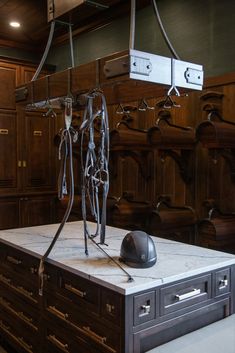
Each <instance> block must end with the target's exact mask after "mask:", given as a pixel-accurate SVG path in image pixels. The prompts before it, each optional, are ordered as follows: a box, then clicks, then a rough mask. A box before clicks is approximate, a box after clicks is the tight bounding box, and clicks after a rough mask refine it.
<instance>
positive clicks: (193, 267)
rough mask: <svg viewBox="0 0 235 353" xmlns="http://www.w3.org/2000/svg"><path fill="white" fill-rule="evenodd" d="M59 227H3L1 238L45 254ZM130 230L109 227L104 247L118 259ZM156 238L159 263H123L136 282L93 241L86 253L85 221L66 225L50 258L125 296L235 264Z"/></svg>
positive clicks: (228, 257)
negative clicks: (145, 266)
mask: <svg viewBox="0 0 235 353" xmlns="http://www.w3.org/2000/svg"><path fill="white" fill-rule="evenodd" d="M89 227H90V229H91V230H92V229H93V230H94V229H95V225H94V224H91V223H89ZM57 228H58V225H56V224H51V225H45V226H38V227H30V228H19V229H10V230H4V231H0V239H3V240H6V241H8V242H9V243H12V244H15V245H17V246H20V247H22V248H24V249H27V250H30V251H32V252H34V253H36V254H39V255H43V254H44V253H45V252H46V250H47V248H48V246H49V245H50V243H51V241H52V238H53V236H54V234H55V233H56V230H57ZM127 232H128V231H126V230H122V229H118V228H113V227H107V235H106V242H107V244H108V246H103V247H104V249H105V250H106V251H107V252H108V254H109V255H110V256H112V257H113V258H114V259H115V260H116V261H118V258H119V252H120V247H121V242H122V239H123V237H124V236H125V235H126V233H127ZM153 240H154V241H155V245H156V250H157V255H158V260H157V263H156V264H155V265H154V266H153V267H151V268H148V269H134V268H131V267H127V266H126V265H124V264H122V266H123V268H125V270H126V271H128V273H130V275H131V276H132V277H133V278H134V282H131V283H128V282H127V279H128V278H127V275H126V274H125V273H124V272H123V271H122V270H121V269H120V268H119V267H118V266H117V265H116V264H115V263H114V262H112V261H111V260H110V259H109V258H108V257H107V256H106V255H105V254H104V253H103V252H102V251H101V250H100V249H98V247H97V246H96V245H95V244H93V243H92V242H91V241H89V243H88V249H89V256H86V255H85V253H84V241H83V222H71V223H67V224H66V225H65V227H64V229H63V231H62V233H61V235H60V237H59V238H58V240H57V242H56V244H55V246H54V248H53V250H52V251H51V253H50V255H49V259H51V260H54V261H56V262H57V263H61V264H63V265H64V266H67V267H69V268H72V269H73V271H77V272H78V274H80V275H81V276H83V277H86V278H89V279H90V280H92V281H94V282H96V283H100V284H102V285H105V286H106V287H108V288H111V289H114V290H116V291H118V292H120V293H122V294H126V295H127V294H131V293H135V292H138V291H140V290H145V289H149V288H153V287H155V286H158V285H160V284H163V283H170V282H172V281H176V280H179V279H183V278H187V277H190V276H193V275H197V274H201V273H204V272H207V271H211V270H214V269H216V268H221V267H224V266H227V265H231V264H235V256H234V255H231V254H227V253H223V252H218V251H214V250H208V249H205V248H200V247H197V246H192V245H187V244H183V243H178V242H174V241H170V240H166V239H161V238H157V237H153Z"/></svg>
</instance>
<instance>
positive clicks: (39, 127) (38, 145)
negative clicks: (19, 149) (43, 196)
mask: <svg viewBox="0 0 235 353" xmlns="http://www.w3.org/2000/svg"><path fill="white" fill-rule="evenodd" d="M23 119H24V121H23V124H24V130H25V141H27V143H26V144H24V156H25V157H24V159H25V162H24V167H25V168H24V177H23V179H24V180H23V185H24V189H25V190H26V189H28V188H39V187H40V190H41V189H42V188H50V189H52V188H55V147H54V146H53V137H54V136H53V134H54V128H53V125H54V120H52V119H50V118H45V117H44V116H43V115H42V112H27V111H26V112H25V116H24V117H23Z"/></svg>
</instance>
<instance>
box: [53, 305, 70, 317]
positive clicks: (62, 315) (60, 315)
mask: <svg viewBox="0 0 235 353" xmlns="http://www.w3.org/2000/svg"><path fill="white" fill-rule="evenodd" d="M48 310H49V311H50V312H51V313H52V314H54V315H56V316H59V317H60V318H62V319H65V320H66V319H68V317H69V314H67V313H65V314H64V313H62V312H61V311H60V310H58V309H57V308H56V307H55V306H49V307H48Z"/></svg>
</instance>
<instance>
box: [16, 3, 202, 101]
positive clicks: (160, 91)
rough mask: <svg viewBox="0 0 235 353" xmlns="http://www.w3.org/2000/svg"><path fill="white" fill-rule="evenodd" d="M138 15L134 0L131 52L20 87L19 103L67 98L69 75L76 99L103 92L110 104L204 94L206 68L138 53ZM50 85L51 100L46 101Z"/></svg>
mask: <svg viewBox="0 0 235 353" xmlns="http://www.w3.org/2000/svg"><path fill="white" fill-rule="evenodd" d="M58 1H59V0H58ZM99 1H101V0H99ZM79 3H81V5H82V4H84V3H85V1H77V4H79ZM153 3H155V2H153ZM135 12H136V10H135V0H132V1H131V28H130V45H129V50H127V51H125V52H122V53H116V54H114V55H109V56H107V57H105V58H102V59H97V60H95V61H93V62H90V63H88V64H84V65H80V66H77V67H75V68H69V69H67V70H65V71H63V72H58V73H55V74H52V75H50V77H49V80H48V79H47V78H40V79H38V80H35V81H34V82H30V83H28V84H27V85H24V86H23V87H18V88H17V89H16V102H22V103H24V104H28V103H36V102H41V101H45V100H46V99H48V98H49V99H53V98H57V97H64V96H66V95H67V78H68V74H69V76H70V77H71V93H72V94H73V96H75V97H76V96H78V95H80V94H82V93H84V92H87V91H89V90H92V89H94V88H100V89H102V90H103V91H104V94H105V95H106V100H107V103H108V104H114V103H116V102H120V101H122V102H127V101H130V100H132V99H135V98H137V99H138V97H139V96H143V95H145V96H146V97H147V96H148V97H154V96H155V97H156V96H161V95H164V94H165V93H166V92H167V91H168V93H169V94H170V92H171V91H174V92H175V91H177V88H183V89H184V91H185V90H186V91H187V90H202V86H203V67H202V65H198V64H193V63H190V62H186V61H182V60H179V59H175V58H168V57H164V56H160V55H155V54H151V53H147V52H143V51H140V50H136V49H134V39H135ZM68 71H70V73H68ZM48 81H49V83H48ZM47 83H48V84H49V92H50V97H45V92H47V90H46V89H45V87H46V86H45V85H46V84H47ZM140 84H141V87H140ZM169 87H170V89H169ZM140 91H141V92H140ZM168 93H167V94H168ZM32 101H34V102H32Z"/></svg>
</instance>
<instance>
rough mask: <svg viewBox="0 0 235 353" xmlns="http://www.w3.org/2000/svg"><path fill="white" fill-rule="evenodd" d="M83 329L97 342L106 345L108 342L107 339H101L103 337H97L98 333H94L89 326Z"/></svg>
mask: <svg viewBox="0 0 235 353" xmlns="http://www.w3.org/2000/svg"><path fill="white" fill-rule="evenodd" d="M82 328H83V330H84V331H85V332H86V333H87V334H88V335H89V336H90V337H91V338H92V339H94V340H95V341H96V342H101V343H105V342H106V341H107V338H106V337H101V336H99V335H97V333H95V332H93V331H92V330H91V329H90V327H89V326H83V327H82Z"/></svg>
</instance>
